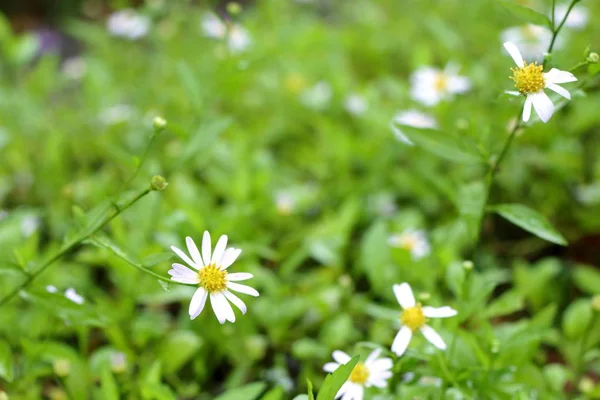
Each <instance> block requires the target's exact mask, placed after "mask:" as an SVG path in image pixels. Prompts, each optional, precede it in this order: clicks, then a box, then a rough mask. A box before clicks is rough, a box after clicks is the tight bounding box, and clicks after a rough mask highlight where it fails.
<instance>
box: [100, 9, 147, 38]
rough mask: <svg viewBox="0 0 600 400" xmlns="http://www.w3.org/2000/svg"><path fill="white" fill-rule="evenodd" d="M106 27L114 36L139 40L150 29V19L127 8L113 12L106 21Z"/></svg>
mask: <svg viewBox="0 0 600 400" xmlns="http://www.w3.org/2000/svg"><path fill="white" fill-rule="evenodd" d="M106 28H107V29H108V31H109V32H110V34H111V35H113V36H119V37H123V38H126V39H130V40H137V39H140V38H142V37H144V36H146V34H147V33H148V31H149V30H150V20H149V19H148V18H147V17H145V16H143V15H140V14H138V13H137V12H135V11H134V10H132V9H126V10H121V11H117V12H114V13H112V14H111V15H110V17H108V20H107V21H106Z"/></svg>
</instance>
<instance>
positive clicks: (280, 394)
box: [260, 386, 285, 400]
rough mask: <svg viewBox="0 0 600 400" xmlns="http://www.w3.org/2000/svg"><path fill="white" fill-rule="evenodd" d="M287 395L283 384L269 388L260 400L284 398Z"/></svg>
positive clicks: (280, 399) (281, 399)
mask: <svg viewBox="0 0 600 400" xmlns="http://www.w3.org/2000/svg"><path fill="white" fill-rule="evenodd" d="M284 397H285V390H284V389H283V388H282V387H281V386H277V387H275V388H273V389H271V390H269V391H268V392H267V393H265V395H264V396H263V397H261V398H260V400H283V399H284Z"/></svg>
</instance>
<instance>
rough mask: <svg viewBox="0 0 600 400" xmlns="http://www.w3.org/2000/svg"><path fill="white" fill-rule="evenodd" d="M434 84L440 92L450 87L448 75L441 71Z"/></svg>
mask: <svg viewBox="0 0 600 400" xmlns="http://www.w3.org/2000/svg"><path fill="white" fill-rule="evenodd" d="M434 86H435V88H436V89H437V90H439V91H440V92H441V91H443V90H446V89H447V88H448V77H447V76H446V74H444V73H440V74H438V75H437V77H436V78H435V83H434Z"/></svg>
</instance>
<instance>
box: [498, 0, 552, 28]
mask: <svg viewBox="0 0 600 400" xmlns="http://www.w3.org/2000/svg"><path fill="white" fill-rule="evenodd" d="M496 2H497V3H498V4H499V5H500V6H502V7H503V8H504V9H505V10H506V11H508V12H509V13H511V14H512V15H514V16H515V17H517V18H519V19H521V20H523V21H525V22H530V23H532V24H535V25H543V26H547V27H548V28H550V29H552V23H551V22H550V20H549V19H548V17H547V16H545V15H544V14H542V13H540V12H537V11H535V10H532V9H531V8H528V7H524V6H521V5H518V4H516V3H515V2H514V1H513V0H496Z"/></svg>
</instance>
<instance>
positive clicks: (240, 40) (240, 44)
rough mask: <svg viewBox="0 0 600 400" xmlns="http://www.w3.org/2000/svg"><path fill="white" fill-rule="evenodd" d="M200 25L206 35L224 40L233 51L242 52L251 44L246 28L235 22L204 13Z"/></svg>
mask: <svg viewBox="0 0 600 400" xmlns="http://www.w3.org/2000/svg"><path fill="white" fill-rule="evenodd" d="M200 25H201V27H202V31H203V32H204V34H205V35H206V36H208V37H211V38H214V39H219V40H226V42H227V46H228V47H229V49H230V50H231V51H232V52H234V53H238V52H242V51H244V50H246V49H247V48H248V47H249V46H250V45H251V44H252V40H251V39H250V34H249V33H248V31H247V30H246V29H244V28H243V27H241V26H239V25H237V24H231V23H226V22H223V20H221V18H219V17H218V16H216V15H215V14H212V13H209V14H206V15H204V17H203V18H202V21H201V23H200Z"/></svg>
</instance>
